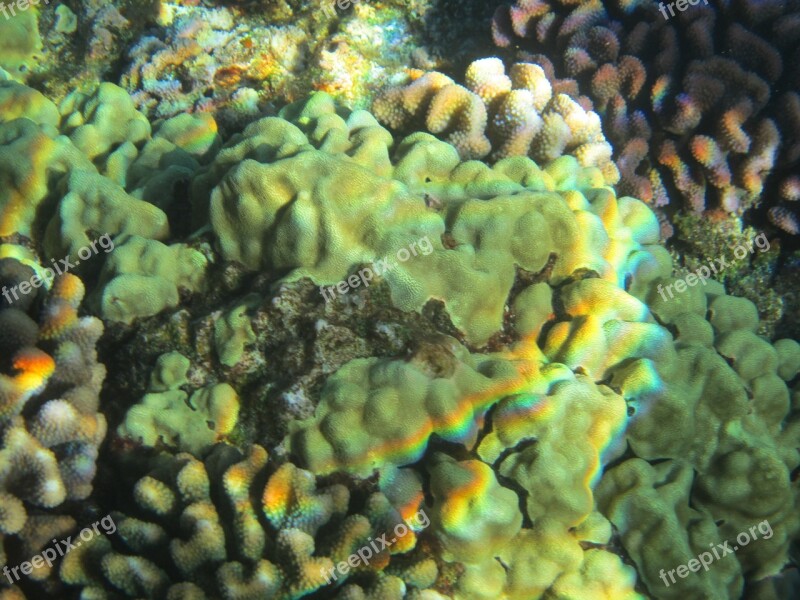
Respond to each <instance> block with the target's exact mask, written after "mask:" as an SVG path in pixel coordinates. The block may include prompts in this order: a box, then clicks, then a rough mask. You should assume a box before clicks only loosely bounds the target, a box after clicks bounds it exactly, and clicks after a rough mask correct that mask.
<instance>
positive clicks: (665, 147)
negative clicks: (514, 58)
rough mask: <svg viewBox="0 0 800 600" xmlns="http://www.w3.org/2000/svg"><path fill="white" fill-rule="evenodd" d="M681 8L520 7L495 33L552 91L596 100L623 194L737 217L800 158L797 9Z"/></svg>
mask: <svg viewBox="0 0 800 600" xmlns="http://www.w3.org/2000/svg"><path fill="white" fill-rule="evenodd" d="M659 6H663V8H661V9H660V10H661V11H664V13H663V15H662V13H661V12H660V10H659ZM684 9H685V10H680V9H679V10H675V9H674V8H672V7H669V6H668V3H612V2H608V3H603V2H599V1H586V2H567V1H563V2H562V1H559V0H552V1H550V0H542V1H541V2H540V1H535V2H530V1H527V0H520V1H519V2H516V3H515V4H513V5H511V6H504V7H500V8H498V9H497V12H496V14H495V17H494V22H493V27H492V32H493V35H494V41H495V43H496V44H497V45H498V46H501V47H504V48H510V47H514V48H517V49H519V51H518V54H519V55H520V58H522V59H524V60H530V61H531V62H535V63H538V64H541V65H542V67H543V68H544V69H545V71H546V72H547V73H548V76H549V77H551V78H552V79H553V80H554V86H555V87H557V86H572V87H573V89H575V90H578V91H579V92H580V93H583V94H585V95H587V96H589V97H590V98H592V100H593V102H594V109H595V110H596V111H597V112H598V113H599V114H600V115H601V116H602V118H603V131H604V133H605V134H606V136H607V137H608V138H609V141H611V143H612V144H613V146H614V160H615V161H616V163H617V165H618V167H619V170H620V173H621V176H622V179H621V181H620V191H621V192H622V193H626V194H631V195H634V196H636V197H638V198H641V199H642V200H645V201H646V202H648V203H652V204H654V205H655V206H659V205H662V204H665V203H667V202H668V201H669V198H670V197H680V198H682V199H683V204H684V205H685V206H686V207H688V208H690V209H691V210H694V211H698V212H699V211H702V210H704V209H709V208H722V209H724V210H726V211H729V212H734V213H737V212H741V211H743V210H745V209H747V208H749V207H751V206H753V205H754V204H758V203H759V202H760V200H761V197H762V194H763V193H765V192H769V193H770V194H772V195H777V190H778V188H779V187H780V186H781V185H782V183H783V182H784V181H785V180H786V177H787V174H788V173H791V171H792V170H793V169H796V168H797V165H798V159H800V142H799V141H798V140H800V101H799V100H798V99H799V98H800V96H798V94H799V93H800V87H799V84H798V82H800V73H798V67H797V65H798V60H799V59H800V54H798V46H797V19H798V15H800V5H798V3H797V2H794V1H789V2H759V1H757V0H741V1H739V2H723V3H719V4H717V3H714V4H713V5H709V4H708V3H705V4H704V3H699V4H697V5H690V6H688V7H687V6H686V5H684ZM667 11H669V12H667ZM555 82H557V83H555ZM667 191H668V192H669V194H670V195H669V197H668V196H667ZM783 210H784V211H785V209H783ZM773 221H774V222H775V223H776V224H777V225H779V226H780V227H782V228H784V229H786V230H787V231H791V230H792V229H793V225H792V223H796V218H795V217H789V216H788V215H787V214H786V212H780V211H778V212H776V214H774V215H773Z"/></svg>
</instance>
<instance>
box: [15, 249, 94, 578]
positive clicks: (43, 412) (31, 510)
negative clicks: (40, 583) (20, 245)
mask: <svg viewBox="0 0 800 600" xmlns="http://www.w3.org/2000/svg"><path fill="white" fill-rule="evenodd" d="M0 251H2V252H3V253H6V252H8V251H9V249H8V248H7V247H6V246H5V245H4V246H0ZM43 283H45V282H43V280H42V278H40V277H38V276H37V275H36V274H35V272H34V270H33V269H31V268H30V267H28V266H25V265H23V264H22V263H21V262H20V261H18V260H17V259H15V258H11V257H5V258H0V285H2V290H3V294H4V295H3V300H2V304H0V440H1V441H0V567H5V566H7V565H9V566H15V565H16V564H17V563H18V562H20V561H21V560H24V559H25V558H26V557H28V556H30V555H33V554H37V553H38V552H40V551H41V549H42V548H43V547H44V546H45V545H47V544H48V543H49V538H50V537H51V536H56V535H62V534H64V533H65V532H66V531H68V530H69V529H70V528H71V527H73V526H74V521H73V520H72V519H71V518H70V517H66V516H64V517H59V516H57V515H58V514H59V513H58V512H57V510H52V511H50V512H49V513H48V514H41V513H40V511H41V510H43V509H58V508H59V507H60V506H61V505H62V504H63V503H65V502H69V501H75V500H85V499H86V498H87V497H88V496H89V495H90V494H91V492H92V482H93V479H94V477H95V461H96V460H97V455H98V448H99V446H100V443H101V442H102V441H103V439H104V437H105V434H106V419H105V417H104V416H103V415H102V414H101V413H100V412H99V394H100V388H101V386H102V383H103V379H104V377H105V374H106V371H105V367H103V365H101V364H98V362H97V354H96V352H95V344H96V342H97V340H98V338H99V337H100V335H101V334H102V332H103V325H102V323H101V322H100V321H99V320H98V319H96V318H94V317H82V318H81V317H79V316H78V307H79V306H80V304H81V300H82V299H83V294H84V288H83V284H82V283H81V281H80V279H78V278H77V277H75V276H74V275H70V274H65V275H63V276H59V277H58V278H57V279H56V280H55V282H53V281H52V279H51V280H50V281H49V282H46V285H47V286H49V287H50V289H43V287H42V285H43ZM37 314H39V315H40V316H38V317H37ZM14 538H16V539H15V540H14V541H15V542H17V543H16V544H14V543H13V542H12V539H14ZM9 548H15V551H14V552H13V554H7V552H9ZM12 559H13V560H12ZM49 574H50V565H49V564H48V565H45V564H44V563H41V565H37V568H35V569H34V571H33V572H32V573H31V578H33V579H36V580H40V579H45V578H47V576H48V575H49Z"/></svg>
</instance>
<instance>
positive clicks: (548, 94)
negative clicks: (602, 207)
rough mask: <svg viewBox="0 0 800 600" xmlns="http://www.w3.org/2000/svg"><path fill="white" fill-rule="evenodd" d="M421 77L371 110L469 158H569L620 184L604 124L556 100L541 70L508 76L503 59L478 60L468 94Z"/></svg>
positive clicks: (436, 77)
mask: <svg viewBox="0 0 800 600" xmlns="http://www.w3.org/2000/svg"><path fill="white" fill-rule="evenodd" d="M414 77H415V79H414V80H413V81H412V82H411V83H409V84H408V85H406V86H399V87H393V88H389V89H387V90H385V91H383V92H382V93H381V94H380V95H379V96H378V97H377V98H376V99H375V103H374V105H373V108H372V110H373V111H374V112H375V115H376V116H377V117H378V119H379V120H380V121H381V123H383V124H385V125H387V126H388V127H391V128H392V129H394V130H400V131H403V130H405V131H408V130H413V129H418V128H423V127H424V128H425V129H427V130H428V131H430V132H431V133H434V134H438V135H440V136H441V137H443V138H444V139H445V140H446V141H447V142H450V143H451V144H453V145H454V146H455V147H456V148H457V149H458V151H459V155H460V156H461V158H463V159H470V158H483V157H485V156H487V155H489V154H490V152H491V156H490V158H492V159H494V160H499V159H502V158H507V157H510V156H530V157H531V158H533V159H534V160H537V161H543V162H549V161H552V160H554V159H556V158H558V157H559V156H562V155H565V154H569V155H572V156H575V157H576V158H577V159H578V161H579V163H580V164H581V165H582V166H584V167H598V168H599V169H600V170H601V171H602V172H603V176H604V178H605V181H606V183H609V184H614V183H617V181H618V180H619V173H618V172H617V169H616V167H615V166H614V164H613V163H612V162H611V153H612V148H611V145H610V144H609V143H608V142H607V141H606V139H605V137H604V136H603V132H602V131H601V126H600V117H599V116H598V115H597V113H595V112H593V111H587V110H585V109H584V108H583V107H582V106H581V105H580V104H578V103H577V102H576V101H575V100H574V99H573V98H571V97H570V96H568V95H567V94H559V93H556V92H555V91H554V90H553V88H552V86H551V84H550V81H548V79H547V77H546V75H545V72H544V71H543V70H542V68H541V67H540V66H539V65H536V64H531V63H516V64H514V65H513V66H512V67H511V69H510V70H509V73H508V74H506V72H505V67H504V66H503V63H502V61H500V59H498V58H485V59H482V60H478V61H475V62H473V63H472V64H470V65H469V67H468V68H467V72H466V76H465V79H466V87H463V86H461V85H458V84H457V83H455V82H454V81H453V80H452V79H450V78H449V77H447V76H445V75H443V74H441V73H437V72H435V71H434V72H429V73H414Z"/></svg>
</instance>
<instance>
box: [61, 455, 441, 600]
mask: <svg viewBox="0 0 800 600" xmlns="http://www.w3.org/2000/svg"><path fill="white" fill-rule="evenodd" d="M266 458H267V455H266V452H265V451H264V450H263V448H260V447H258V446H255V447H253V448H251V449H250V453H249V455H248V456H246V457H245V456H242V455H241V454H239V453H238V452H237V451H235V450H234V449H232V448H231V447H226V446H218V447H216V448H215V450H214V452H212V454H211V455H210V456H209V457H208V459H207V460H206V461H205V462H200V461H199V460H197V459H196V458H194V457H193V456H191V455H189V454H179V455H177V456H175V457H171V456H166V455H164V456H162V457H161V458H160V459H159V460H158V464H157V465H156V466H155V468H154V469H153V470H152V471H151V473H150V474H148V475H146V476H144V477H142V478H141V479H139V480H138V482H137V483H136V484H135V486H134V490H133V492H134V500H135V503H134V506H133V507H132V508H131V510H130V511H129V512H127V513H125V514H123V513H115V522H116V523H117V524H118V527H119V534H118V537H119V539H118V540H117V541H116V542H115V544H114V546H113V547H112V545H111V543H110V542H109V541H108V539H106V538H102V537H96V538H94V539H93V540H92V541H91V542H90V543H89V544H86V545H84V546H82V547H80V548H78V549H75V550H74V551H73V552H71V553H70V554H69V555H68V556H67V557H66V558H65V560H64V562H63V564H62V565H61V571H60V573H61V578H62V580H63V581H64V582H65V583H67V584H69V585H74V586H79V587H80V588H82V590H83V592H82V593H84V594H88V593H91V594H105V591H104V590H108V591H109V592H110V595H106V596H104V597H108V598H136V597H140V596H141V595H142V594H144V595H146V596H148V597H152V598H156V597H165V598H172V597H177V595H179V594H186V593H189V591H191V594H192V595H191V597H193V598H263V599H269V598H274V599H276V600H277V599H289V598H299V597H302V596H303V595H305V594H307V593H309V592H312V591H314V590H317V589H320V588H323V587H325V586H326V585H329V586H331V589H332V587H333V586H334V585H340V584H341V582H342V580H354V586H351V587H353V588H354V589H355V588H357V587H358V586H357V585H355V582H358V581H361V579H362V575H361V570H359V569H356V570H355V571H353V572H351V573H348V571H349V570H350V569H351V566H348V563H347V561H348V558H349V557H350V556H351V555H353V556H355V552H356V551H357V550H358V549H360V548H361V546H362V545H367V546H368V543H369V540H371V539H373V538H377V537H378V536H379V535H383V534H385V533H386V531H387V530H386V529H385V528H386V527H389V526H393V525H396V524H398V523H401V522H402V519H401V517H400V515H399V514H398V513H397V511H396V510H395V509H394V508H393V507H392V506H391V504H389V503H388V501H386V498H385V497H384V496H383V494H381V493H380V492H375V493H374V494H372V495H371V496H370V498H369V499H368V500H367V502H366V504H365V506H364V507H363V509H362V510H361V512H356V511H354V510H353V508H352V507H351V498H350V494H349V492H348V490H347V488H345V487H344V486H342V485H333V486H328V487H321V486H320V485H319V484H318V483H316V482H315V478H314V476H313V475H312V474H311V473H309V472H308V471H303V470H300V469H297V468H296V467H294V466H293V465H291V464H285V465H283V466H282V467H280V468H279V469H278V470H277V471H275V472H274V473H272V474H271V475H270V476H269V477H268V479H267V480H266V483H264V477H263V476H264V474H265V473H264V466H265V463H266ZM257 482H260V483H257ZM262 490H263V492H262ZM231 509H233V510H234V511H235V515H236V518H235V519H234V520H233V521H232V522H230V521H228V520H227V519H226V518H225V516H226V515H227V514H228V513H229V511H230V510H231ZM263 517H266V521H264V520H263ZM323 525H324V526H325V529H326V533H325V534H324V535H316V533H317V530H318V529H319V528H320V527H321V526H323ZM315 535H316V537H312V536H315ZM411 550H413V545H412V546H411V547H407V548H405V551H406V552H408V551H411ZM408 558H409V559H410V560H412V561H413V562H414V563H416V564H419V565H422V564H425V561H424V559H422V558H421V557H419V556H416V555H414V556H413V557H412V556H410V555H409V557H408ZM390 561H391V562H392V563H393V562H394V559H393V558H390V556H389V555H388V553H387V554H386V555H385V556H384V557H383V561H382V565H383V566H384V567H385V566H386V565H388V564H389V562H390ZM351 562H352V560H351ZM337 565H345V567H344V568H343V567H341V566H338V567H337ZM337 568H338V569H339V571H338V572H337V571H336V569H337ZM419 568H420V567H418V568H417V569H412V568H408V567H406V568H405V569H402V568H394V569H393V570H392V573H393V577H391V579H392V580H394V581H396V582H397V583H398V584H399V585H400V587H401V589H402V590H406V589H413V588H417V587H428V586H430V585H431V584H432V583H433V580H435V578H436V568H435V566H434V565H432V564H430V561H429V563H428V564H427V566H426V569H427V572H428V574H427V576H423V574H422V573H420V572H419ZM431 569H432V570H433V572H432V573H431ZM167 573H171V574H174V575H176V576H177V577H174V576H173V577H170V576H168V575H167ZM367 575H369V574H368V573H367ZM400 577H402V579H401V578H400ZM366 581H369V576H367V579H366ZM367 585H369V584H367ZM383 585H386V583H384V584H383ZM111 590H113V592H111ZM180 597H185V596H180ZM394 597H397V598H398V600H400V599H401V598H402V596H386V598H394Z"/></svg>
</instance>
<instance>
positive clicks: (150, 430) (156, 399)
mask: <svg viewBox="0 0 800 600" xmlns="http://www.w3.org/2000/svg"><path fill="white" fill-rule="evenodd" d="M189 367H190V363H189V361H188V360H187V359H186V358H185V357H183V356H182V355H180V354H178V353H177V352H171V353H169V354H164V355H162V356H160V357H159V359H158V364H157V365H156V369H155V371H154V374H153V377H152V381H153V383H154V384H155V389H153V388H151V390H152V391H151V392H150V393H148V394H145V396H144V397H143V398H142V399H141V401H140V402H139V403H138V404H136V405H135V406H133V407H131V408H130V410H128V413H127V415H126V416H125V422H124V423H122V425H120V427H119V428H118V430H117V433H118V435H120V436H122V437H127V438H130V439H132V440H135V441H138V442H140V443H142V444H144V445H145V446H158V445H162V444H163V445H165V446H168V447H171V448H177V449H180V450H188V451H190V452H194V453H197V452H200V451H201V450H202V449H203V448H205V447H208V446H210V445H212V444H213V443H214V442H215V441H217V440H219V439H221V438H223V437H224V436H226V435H227V434H229V433H230V432H231V431H233V428H234V427H235V426H236V421H237V419H238V416H239V397H238V395H237V394H236V391H235V390H234V389H233V388H232V387H231V386H230V385H228V384H227V383H221V384H217V385H211V386H207V387H204V388H201V389H198V390H196V391H195V392H194V393H193V394H192V395H191V398H190V397H189V395H188V394H187V393H186V392H184V391H183V390H181V389H179V386H181V385H183V384H184V383H185V382H186V373H187V371H188V369H189ZM163 388H166V389H163Z"/></svg>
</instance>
